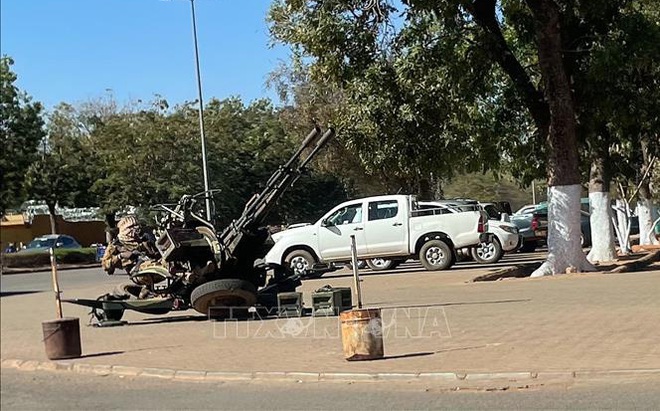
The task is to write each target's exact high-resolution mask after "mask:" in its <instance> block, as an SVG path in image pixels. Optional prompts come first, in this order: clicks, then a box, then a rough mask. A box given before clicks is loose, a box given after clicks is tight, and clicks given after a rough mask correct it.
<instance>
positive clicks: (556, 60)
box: [527, 0, 595, 277]
mask: <svg viewBox="0 0 660 411" xmlns="http://www.w3.org/2000/svg"><path fill="white" fill-rule="evenodd" d="M527 5H528V6H529V8H530V9H531V10H532V13H533V14H534V17H535V19H536V32H537V37H538V39H537V41H538V53H539V65H540V68H541V75H542V77H543V82H544V94H545V99H546V101H547V102H548V106H549V108H550V132H549V133H548V147H549V158H548V259H547V261H546V262H545V263H543V264H542V265H541V267H539V268H538V269H537V270H536V271H534V273H533V274H532V276H533V277H539V276H543V275H550V274H559V273H563V272H566V271H567V269H569V268H570V269H571V270H576V271H588V270H589V271H591V270H595V269H594V267H593V266H592V265H591V263H589V262H588V261H587V259H586V256H585V255H584V253H583V252H582V247H581V246H580V193H581V191H582V189H581V186H580V171H579V156H578V148H577V139H576V134H575V128H576V127H575V126H576V124H575V109H574V107H573V99H572V95H571V88H570V82H569V80H568V76H567V74H566V70H565V68H564V64H563V59H562V54H561V53H562V43H561V29H560V27H559V17H560V11H559V8H558V6H557V4H555V3H554V1H548V0H527Z"/></svg>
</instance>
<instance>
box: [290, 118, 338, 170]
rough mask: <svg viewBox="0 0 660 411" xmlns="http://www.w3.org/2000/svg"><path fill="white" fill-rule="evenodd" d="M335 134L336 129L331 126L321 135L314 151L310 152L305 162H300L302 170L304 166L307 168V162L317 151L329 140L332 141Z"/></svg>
mask: <svg viewBox="0 0 660 411" xmlns="http://www.w3.org/2000/svg"><path fill="white" fill-rule="evenodd" d="M334 135H335V130H334V129H333V128H329V129H328V130H326V132H325V133H323V136H321V139H320V140H319V142H318V143H316V147H314V150H312V152H311V153H309V155H308V156H307V158H306V159H305V160H303V162H302V163H301V164H300V167H299V169H301V170H302V169H303V168H305V166H306V165H307V163H309V162H310V161H311V160H312V158H314V156H315V155H316V153H318V152H319V151H320V150H321V149H322V148H323V147H324V146H325V145H326V144H327V143H328V141H330V139H331V138H332V137H334Z"/></svg>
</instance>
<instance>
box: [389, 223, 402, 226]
mask: <svg viewBox="0 0 660 411" xmlns="http://www.w3.org/2000/svg"><path fill="white" fill-rule="evenodd" d="M392 225H393V226H394V227H397V226H400V225H403V223H394V224H392Z"/></svg>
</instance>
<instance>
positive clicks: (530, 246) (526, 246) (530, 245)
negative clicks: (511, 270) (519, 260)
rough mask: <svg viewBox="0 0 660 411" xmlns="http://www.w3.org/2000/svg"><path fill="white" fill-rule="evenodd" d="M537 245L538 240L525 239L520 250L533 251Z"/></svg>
mask: <svg viewBox="0 0 660 411" xmlns="http://www.w3.org/2000/svg"><path fill="white" fill-rule="evenodd" d="M537 246H538V245H537V244H536V241H524V242H523V245H522V247H520V252H521V253H533V252H534V250H536V247H537Z"/></svg>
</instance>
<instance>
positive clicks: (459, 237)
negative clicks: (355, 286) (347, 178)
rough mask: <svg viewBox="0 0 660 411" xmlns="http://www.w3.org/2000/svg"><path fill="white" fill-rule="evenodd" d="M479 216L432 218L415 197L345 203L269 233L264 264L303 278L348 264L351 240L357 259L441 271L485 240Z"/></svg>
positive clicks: (485, 222)
mask: <svg viewBox="0 0 660 411" xmlns="http://www.w3.org/2000/svg"><path fill="white" fill-rule="evenodd" d="M487 231H488V216H487V215H486V213H485V212H483V211H474V212H469V213H446V214H445V213H436V212H435V211H434V210H424V209H421V208H420V207H419V204H418V203H417V200H416V199H415V197H414V196H406V195H389V196H378V197H369V198H362V199H356V200H351V201H347V202H344V203H342V204H339V205H337V206H336V207H334V208H333V209H331V210H330V211H329V212H328V213H326V215H325V216H323V217H322V218H321V219H319V220H318V221H317V222H316V223H314V224H312V225H306V226H302V227H298V228H294V229H291V230H284V231H281V232H279V233H276V234H273V236H272V238H273V240H274V241H275V244H274V245H273V248H271V250H270V251H269V252H268V254H266V256H265V262H266V264H269V265H271V266H284V267H287V268H288V269H290V270H291V271H293V272H297V273H301V274H302V273H304V272H306V271H307V270H308V269H309V268H312V267H313V266H315V265H317V264H325V265H328V264H330V263H337V262H347V261H350V259H351V238H350V237H351V236H355V239H356V247H357V253H358V256H359V257H360V258H361V259H365V260H368V259H372V258H384V259H390V260H402V261H403V260H406V259H408V258H417V259H419V260H420V261H421V263H422V265H423V266H424V267H425V268H426V269H428V270H444V269H447V268H449V267H450V266H451V265H452V264H454V262H455V261H456V254H455V250H456V249H457V248H463V247H471V246H475V245H477V244H479V243H480V242H483V241H486V240H487V239H489V238H490V237H492V234H489V233H488V232H487Z"/></svg>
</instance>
